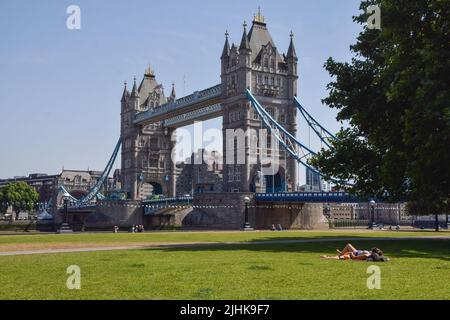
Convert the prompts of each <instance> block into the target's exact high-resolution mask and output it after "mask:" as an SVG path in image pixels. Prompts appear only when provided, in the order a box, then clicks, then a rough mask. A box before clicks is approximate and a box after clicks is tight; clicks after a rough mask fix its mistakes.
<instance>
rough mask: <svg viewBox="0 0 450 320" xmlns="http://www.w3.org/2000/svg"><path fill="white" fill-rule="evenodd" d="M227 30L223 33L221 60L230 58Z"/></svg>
mask: <svg viewBox="0 0 450 320" xmlns="http://www.w3.org/2000/svg"><path fill="white" fill-rule="evenodd" d="M228 35H229V34H228V30H226V31H225V44H224V45H223V50H222V56H221V57H220V58H221V59H225V58H228V57H229V56H230V44H229V43H228Z"/></svg>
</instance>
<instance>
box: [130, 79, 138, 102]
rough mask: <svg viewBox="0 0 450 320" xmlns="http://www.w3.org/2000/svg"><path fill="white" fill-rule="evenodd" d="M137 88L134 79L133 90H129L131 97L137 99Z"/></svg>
mask: <svg viewBox="0 0 450 320" xmlns="http://www.w3.org/2000/svg"><path fill="white" fill-rule="evenodd" d="M137 95H138V92H137V86H136V77H134V84H133V89H132V90H131V97H137Z"/></svg>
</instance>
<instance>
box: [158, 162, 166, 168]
mask: <svg viewBox="0 0 450 320" xmlns="http://www.w3.org/2000/svg"><path fill="white" fill-rule="evenodd" d="M159 167H160V168H162V169H165V168H164V167H165V166H164V161H160V162H159Z"/></svg>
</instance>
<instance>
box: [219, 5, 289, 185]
mask: <svg viewBox="0 0 450 320" xmlns="http://www.w3.org/2000/svg"><path fill="white" fill-rule="evenodd" d="M297 60H298V59H297V56H296V52H295V48H294V43H293V34H292V32H291V41H290V45H289V48H288V51H287V54H280V52H279V51H278V48H277V47H276V45H275V43H274V41H273V40H272V37H271V35H270V33H269V30H268V29H267V24H266V22H265V18H264V17H263V16H262V15H261V12H260V11H259V10H258V13H257V15H255V17H254V19H253V23H252V26H251V28H250V31H249V32H248V33H247V25H246V23H245V22H244V31H243V34H242V39H241V42H240V45H239V46H237V45H235V44H232V45H231V47H230V44H229V42H228V32H227V33H226V34H225V45H224V48H223V51H222V56H221V66H222V67H221V84H222V107H223V131H224V132H223V141H224V144H223V146H224V150H223V154H224V174H223V176H224V191H225V192H249V191H250V192H255V191H256V192H265V191H268V192H269V191H275V192H277V191H284V190H287V191H293V190H294V189H295V187H296V185H297V169H296V168H297V166H296V162H295V160H294V159H292V158H290V157H287V156H286V153H285V151H284V150H283V149H281V148H279V150H278V151H277V150H273V145H274V143H275V141H272V140H273V139H270V137H269V138H267V139H265V140H266V141H259V142H257V141H255V139H254V137H252V136H251V135H249V134H248V132H250V131H248V129H253V130H256V132H258V134H257V135H258V136H259V130H260V129H261V128H264V126H263V124H262V123H261V120H260V118H259V116H258V115H257V113H256V111H255V110H254V109H253V108H252V106H251V104H250V102H249V101H248V100H247V98H246V95H245V92H246V89H247V88H249V89H250V91H251V92H252V94H253V95H254V96H255V97H256V98H257V99H258V101H259V102H260V103H261V105H262V106H263V107H264V108H265V109H266V110H267V111H268V112H269V113H270V114H271V115H272V116H273V117H274V118H275V119H276V121H278V122H279V123H280V124H281V125H282V126H283V127H284V128H286V129H287V130H288V131H289V132H290V133H292V134H293V135H294V136H295V135H296V131H297V129H296V114H297V112H296V107H295V104H294V97H295V96H296V95H297V78H298V76H297ZM227 129H233V130H239V129H242V130H243V131H244V132H247V137H246V138H245V143H239V142H238V139H236V138H234V140H233V138H232V139H230V137H229V136H228V138H227V134H226V130H227ZM262 143H264V144H266V145H267V149H268V151H267V152H268V154H270V153H271V152H273V151H275V152H276V153H278V155H279V170H278V171H277V172H275V171H273V172H270V173H267V170H263V168H264V167H265V165H264V164H261V163H260V161H259V160H257V163H256V164H255V162H254V161H251V157H252V156H254V153H255V152H256V153H257V154H260V151H261V148H260V147H261V144H262ZM252 144H253V145H252ZM254 144H256V149H252V148H255V145H254ZM227 148H228V151H229V150H230V148H231V149H233V150H234V151H235V152H234V154H235V155H234V158H235V159H233V160H231V162H232V164H230V159H229V157H227ZM271 149H272V150H271ZM252 150H255V151H252ZM228 154H230V153H228ZM238 155H243V156H244V157H245V163H244V164H236V162H237V161H236V160H237V158H238ZM258 158H259V157H258ZM233 161H234V162H233ZM263 172H264V173H263Z"/></svg>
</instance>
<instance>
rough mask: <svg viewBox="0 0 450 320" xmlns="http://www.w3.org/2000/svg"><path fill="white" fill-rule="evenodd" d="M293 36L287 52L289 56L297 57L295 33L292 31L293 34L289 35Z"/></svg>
mask: <svg viewBox="0 0 450 320" xmlns="http://www.w3.org/2000/svg"><path fill="white" fill-rule="evenodd" d="M289 36H290V37H291V42H290V43H289V49H288V52H287V56H286V57H287V58H288V59H289V58H294V59H297V53H296V52H295V47H294V33H293V32H292V31H291V34H290V35H289Z"/></svg>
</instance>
